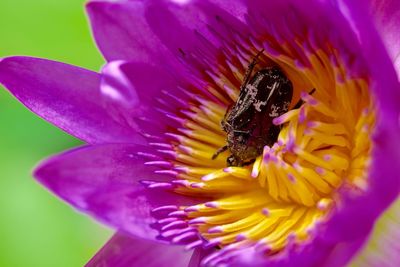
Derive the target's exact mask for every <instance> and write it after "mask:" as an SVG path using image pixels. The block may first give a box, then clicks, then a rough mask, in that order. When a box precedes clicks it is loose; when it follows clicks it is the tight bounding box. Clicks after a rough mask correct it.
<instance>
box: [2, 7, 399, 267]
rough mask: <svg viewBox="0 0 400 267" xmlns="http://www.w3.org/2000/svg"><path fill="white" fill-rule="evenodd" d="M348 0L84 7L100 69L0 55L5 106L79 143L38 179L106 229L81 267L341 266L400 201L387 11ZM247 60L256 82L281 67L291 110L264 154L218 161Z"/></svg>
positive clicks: (393, 32)
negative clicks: (8, 97) (7, 97)
mask: <svg viewBox="0 0 400 267" xmlns="http://www.w3.org/2000/svg"><path fill="white" fill-rule="evenodd" d="M347 2H349V3H347ZM347 2H346V3H345V2H344V1H307V2H305V1H294V0H292V1H290V0H287V1H250V0H249V1H243V2H242V1H117V2H115V1H113V2H107V1H92V2H90V3H88V5H87V10H88V14H89V17H90V21H91V23H92V27H93V33H94V37H95V39H96V41H97V44H98V46H99V48H100V50H101V52H102V53H103V55H104V57H105V59H106V60H107V64H106V65H105V66H104V67H103V68H102V70H101V72H100V73H94V72H91V71H88V70H84V69H81V68H78V67H74V66H70V65H66V64H63V63H58V62H53V61H49V60H44V59H36V58H30V57H10V58H4V59H2V61H0V82H1V83H2V84H3V85H4V86H5V87H6V88H8V90H9V91H10V92H11V93H12V94H13V95H15V97H16V98H18V99H19V100H20V101H21V102H22V103H23V104H24V105H26V106H27V107H28V108H29V109H30V110H32V111H33V112H35V113H36V114H38V115H39V116H41V117H42V118H44V119H46V120H47V121H49V122H51V123H53V124H54V125H56V126H58V127H60V128H61V129H63V130H65V131H66V132H68V133H70V134H72V135H73V136H75V137H77V138H79V139H82V140H83V141H85V142H86V143H87V145H86V146H83V147H80V148H77V149H73V150H71V151H67V152H65V153H62V154H60V155H56V156H53V157H51V158H49V159H47V160H45V161H44V162H42V163H41V164H40V165H39V166H38V168H37V169H36V170H35V173H34V175H35V177H36V178H37V179H38V180H39V181H40V182H41V183H42V184H43V185H45V186H46V187H47V188H49V189H50V190H51V191H53V192H54V193H55V194H56V195H58V196H59V197H61V198H62V199H64V200H65V201H67V202H68V203H70V204H71V205H72V206H74V207H75V208H77V209H78V210H80V211H82V212H84V213H87V214H89V215H91V216H93V217H95V218H96V219H98V220H100V221H102V222H104V223H106V224H108V225H110V226H112V227H114V228H115V229H116V230H117V233H116V234H115V236H114V237H113V238H112V239H111V240H110V241H109V242H108V243H107V244H106V245H105V246H104V248H103V249H102V250H101V251H100V252H99V253H98V254H97V255H95V257H94V258H93V259H92V260H91V261H90V262H89V263H88V265H87V266H200V265H202V266H224V265H228V266H342V265H344V264H346V263H348V262H349V261H350V260H351V259H352V258H353V257H354V255H356V252H357V251H358V250H359V249H360V248H361V247H362V246H363V244H365V243H366V242H368V239H369V237H370V236H369V234H370V232H371V229H372V227H373V225H374V222H375V220H376V219H377V218H379V216H380V215H381V214H382V212H383V211H384V210H385V209H386V208H387V207H388V206H389V204H390V203H392V201H394V200H395V199H396V197H397V195H398V192H399V176H398V173H399V172H400V152H399V148H400V131H399V111H400V106H399V105H398V103H400V90H399V82H398V78H397V77H396V69H395V68H396V65H397V66H398V63H396V56H397V53H398V51H399V47H398V44H399V42H398V40H399V38H398V37H399V36H398V30H397V27H396V26H397V25H398V23H399V20H398V18H399V10H400V9H399V6H398V4H396V1H383V2H382V1H379V2H378V1H371V2H370V3H368V4H369V5H365V3H364V2H363V1H347ZM369 11H372V13H373V16H368V14H369V13H368V12H369ZM391 19H393V20H391ZM396 19H397V20H396ZM389 22H390V23H389ZM257 54H259V56H258V58H257V64H256V66H255V70H254V71H253V73H255V72H257V71H259V70H261V69H264V68H268V67H272V66H275V67H277V68H279V69H280V70H281V71H282V72H283V73H284V75H285V76H286V77H287V78H288V79H289V80H290V81H291V83H292V84H293V90H294V93H293V98H292V101H291V103H290V105H289V111H288V112H286V113H284V114H279V116H274V115H270V117H271V118H273V120H272V121H271V123H273V124H274V125H276V126H279V129H280V132H279V135H278V136H277V140H274V141H276V142H274V144H273V145H271V146H265V147H264V150H263V152H262V153H261V154H260V155H259V156H257V157H256V158H255V159H254V161H251V162H248V163H247V164H244V165H243V166H240V165H238V164H234V165H233V166H229V164H227V161H226V159H227V157H229V155H230V154H231V153H232V149H231V151H229V149H228V150H227V151H225V152H223V153H221V154H219V155H218V156H217V157H213V155H215V153H216V151H218V149H220V148H221V147H224V146H225V145H226V144H227V133H226V132H225V131H223V130H222V129H221V125H220V123H221V120H223V118H224V116H225V113H226V111H227V110H228V109H229V107H230V106H232V105H233V104H234V103H235V102H236V100H237V98H238V94H239V89H240V86H241V84H242V83H243V80H244V76H245V73H246V70H247V69H248V66H249V64H250V62H251V61H252V60H253V59H254V58H255V56H256V55H257ZM398 69H399V68H398ZM264 123H265V122H263V121H261V122H260V127H262V125H264ZM394 231H397V230H396V229H394ZM384 249H385V250H391V249H394V248H391V247H390V246H389V245H385V247H384ZM377 255H378V254H377ZM370 262H373V260H371V261H370ZM384 263H385V264H392V263H393V262H384Z"/></svg>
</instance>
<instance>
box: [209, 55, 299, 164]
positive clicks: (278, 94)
mask: <svg viewBox="0 0 400 267" xmlns="http://www.w3.org/2000/svg"><path fill="white" fill-rule="evenodd" d="M262 52H263V50H261V51H260V52H258V54H257V55H256V56H255V57H254V58H253V60H252V62H251V63H250V65H249V67H248V69H247V71H246V74H245V77H244V81H243V83H242V85H241V86H240V92H239V96H238V99H237V101H236V102H235V103H234V104H233V105H232V106H230V107H229V108H228V109H227V111H226V113H225V116H224V118H223V119H222V121H221V127H222V130H223V131H225V132H226V134H227V137H226V143H227V144H226V145H225V146H224V147H221V148H220V149H218V150H217V152H215V153H214V155H213V156H212V159H215V158H216V157H217V156H218V155H219V154H220V153H222V152H224V151H225V150H228V149H229V151H230V152H231V155H230V156H229V157H228V158H227V165H228V166H243V165H247V164H250V163H252V162H253V161H254V160H255V158H256V157H257V156H259V155H261V154H262V152H263V149H264V146H272V145H273V144H274V143H275V142H276V140H277V138H278V135H279V132H280V129H281V126H279V125H274V124H273V123H272V120H273V119H274V118H276V117H279V116H281V115H282V114H284V113H286V112H287V111H288V110H289V105H290V103H291V101H292V96H293V85H292V82H291V81H290V80H289V79H288V78H287V77H286V76H285V74H284V73H283V72H282V70H281V69H280V68H279V67H276V66H272V67H265V68H262V69H260V70H258V71H257V72H256V73H255V74H254V75H252V72H253V71H254V67H255V66H256V64H257V60H258V58H259V56H260V55H261V54H262ZM296 106H297V105H296Z"/></svg>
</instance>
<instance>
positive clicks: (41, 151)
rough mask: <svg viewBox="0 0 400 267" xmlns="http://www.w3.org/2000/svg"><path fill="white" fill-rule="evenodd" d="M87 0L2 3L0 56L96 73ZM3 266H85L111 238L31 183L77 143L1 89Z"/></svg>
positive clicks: (0, 249) (0, 256)
mask: <svg viewBox="0 0 400 267" xmlns="http://www.w3.org/2000/svg"><path fill="white" fill-rule="evenodd" d="M84 2H85V1H83V0H62V1H54V0H19V1H14V0H0V57H4V56H9V55H31V56H36V57H43V58H48V59H54V60H58V61H63V62H67V63H70V64H74V65H78V66H82V67H85V68H88V69H92V70H99V68H100V67H101V65H102V64H103V59H102V57H101V55H100V54H99V53H98V51H97V49H96V47H95V44H94V42H93V40H92V37H91V33H90V29H89V24H88V20H87V17H86V14H85V11H84ZM0 107H1V108H0V211H1V213H0V266H2V267H3V266H4V267H54V266H57V267H74V266H83V265H84V264H85V263H86V262H87V261H88V260H89V259H90V257H91V256H92V255H93V254H94V253H95V252H96V251H97V250H98V249H99V248H100V247H101V246H102V244H103V243H104V242H105V241H106V240H107V239H108V238H109V236H110V235H111V234H112V233H111V230H109V229H107V228H105V227H104V226H101V225H99V224H97V223H96V222H94V221H93V220H91V219H90V218H88V217H86V216H83V215H82V214H79V213H78V212H76V211H75V210H73V209H72V208H71V207H69V206H68V205H66V204H65V203H63V202H61V201H60V200H59V199H58V198H56V197H55V196H53V195H52V194H51V193H49V192H48V191H47V190H46V189H45V188H43V187H42V186H41V185H39V184H38V183H37V182H36V181H35V180H34V179H33V178H32V176H31V171H32V169H33V167H34V166H35V165H36V164H37V163H38V162H39V161H40V160H41V159H43V158H45V157H47V156H49V155H51V154H55V153H59V152H61V151H63V150H65V149H68V148H71V147H75V146H78V145H80V144H81V143H80V141H78V140H76V139H75V138H73V137H72V136H69V135H68V134H66V133H64V132H62V131H61V130H59V129H57V128H56V127H54V126H52V125H50V124H48V123H47V122H45V121H43V120H42V119H40V118H38V117H36V116H35V115H34V114H32V113H31V112H30V111H28V110H27V109H26V108H24V107H23V106H22V105H21V104H20V103H18V102H17V101H16V100H15V99H14V98H13V97H11V96H10V95H9V94H8V93H7V91H5V90H4V88H1V87H0Z"/></svg>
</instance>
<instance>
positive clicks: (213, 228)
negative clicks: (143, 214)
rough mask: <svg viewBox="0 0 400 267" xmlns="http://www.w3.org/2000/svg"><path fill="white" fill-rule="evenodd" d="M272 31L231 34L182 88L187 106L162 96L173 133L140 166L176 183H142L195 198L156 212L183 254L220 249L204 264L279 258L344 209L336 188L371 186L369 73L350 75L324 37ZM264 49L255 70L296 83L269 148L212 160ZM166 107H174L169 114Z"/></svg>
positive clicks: (340, 53)
mask: <svg viewBox="0 0 400 267" xmlns="http://www.w3.org/2000/svg"><path fill="white" fill-rule="evenodd" d="M274 34H276V33H270V34H268V35H267V36H262V35H258V36H257V38H256V37H254V38H253V37H252V38H244V37H243V36H240V34H238V35H236V37H235V38H236V39H237V40H235V39H233V40H230V41H226V43H225V47H224V49H223V51H222V53H221V54H220V57H219V61H218V64H219V65H218V67H217V68H215V69H212V68H210V69H208V70H204V71H203V72H202V76H203V83H193V84H192V86H190V87H187V88H182V92H183V94H184V95H185V97H186V100H182V99H181V98H179V97H177V96H174V95H171V94H170V93H168V92H167V91H165V92H164V96H163V99H162V100H161V102H162V103H169V104H165V105H164V106H165V110H164V111H163V113H164V114H166V116H167V117H168V118H169V122H168V123H169V124H168V125H169V127H168V129H169V130H168V132H166V133H165V136H162V137H161V138H158V139H154V140H151V145H152V146H153V147H154V149H155V151H157V152H156V153H155V154H157V156H155V155H149V161H148V162H147V163H146V164H148V165H155V166H158V167H159V170H158V171H157V172H158V173H163V174H167V175H170V176H172V177H173V179H171V181H168V182H165V181H163V182H156V181H144V182H143V183H144V184H145V185H146V186H148V187H149V188H160V187H161V188H168V189H170V190H173V191H174V192H175V193H177V194H182V195H186V196H190V197H194V198H196V199H199V200H200V201H199V203H198V204H196V205H192V206H178V205H175V204H173V203H171V205H168V206H162V207H159V208H156V209H155V210H153V213H154V216H155V217H156V218H158V228H159V230H160V236H161V237H162V238H163V239H166V240H168V241H170V242H172V243H174V244H185V245H186V247H187V249H191V248H195V247H200V246H202V247H205V248H211V247H215V248H219V250H217V251H216V252H215V253H214V254H212V256H209V257H208V258H207V259H206V263H210V264H211V263H213V262H214V263H215V262H218V260H221V258H222V257H223V256H224V253H227V252H229V251H231V250H234V249H236V248H245V247H255V248H256V249H258V250H260V251H262V252H263V253H265V254H266V255H275V254H279V253H281V252H282V251H284V250H285V249H286V248H290V247H293V246H300V245H302V244H305V243H307V242H310V241H312V239H313V236H314V235H316V232H317V230H318V226H319V225H321V224H323V223H324V221H326V220H328V219H329V215H330V214H331V212H332V211H333V210H334V209H335V208H336V207H337V206H338V205H340V193H339V189H340V188H342V187H346V188H351V189H353V190H354V191H358V192H359V191H361V192H362V191H363V190H365V189H366V188H367V186H368V166H369V161H370V157H371V149H372V142H371V138H370V137H371V135H372V133H373V128H374V122H375V109H374V105H373V101H372V97H371V95H370V91H369V83H370V82H369V80H368V75H366V74H363V73H362V72H361V73H358V72H355V71H353V70H354V69H355V68H356V67H354V64H356V63H354V60H353V59H352V57H351V56H352V55H351V52H349V51H346V50H345V49H339V48H338V47H337V46H335V45H334V44H333V43H331V42H330V41H329V39H325V40H322V41H321V40H319V41H316V40H314V39H313V38H312V36H308V38H306V37H304V36H303V37H299V36H297V38H294V39H291V40H288V39H284V38H282V37H281V36H274ZM310 35H312V34H311V33H310ZM262 50H263V53H261V54H260V56H259V58H258V63H257V65H256V67H255V71H254V72H253V73H255V72H256V71H258V70H260V69H262V68H266V67H272V66H278V67H279V68H280V69H281V70H282V71H283V72H284V74H285V75H286V76H287V77H288V79H289V80H290V81H291V82H292V84H293V90H294V91H293V99H292V102H291V105H290V108H289V111H288V112H286V113H285V114H283V115H281V116H279V117H277V118H275V119H274V120H273V123H274V124H275V125H280V126H281V131H280V133H279V136H278V139H277V141H276V142H275V144H274V145H272V146H271V147H269V146H265V147H264V151H263V153H262V154H261V155H259V156H258V157H257V158H256V159H255V161H254V162H253V163H251V164H249V165H245V166H227V163H226V159H227V157H228V156H229V155H230V152H229V150H228V151H225V152H223V153H221V154H220V155H219V156H218V157H216V158H215V159H212V157H213V154H214V153H215V152H216V151H217V150H218V149H219V148H221V147H223V146H225V145H226V143H227V135H226V133H225V132H224V131H223V130H222V129H221V120H222V119H223V118H224V116H225V113H226V111H227V109H228V108H229V107H230V106H231V105H233V104H234V103H235V102H236V100H237V98H238V95H239V90H240V89H239V88H240V86H241V84H242V83H243V79H244V75H245V73H246V70H247V68H248V65H249V63H250V62H251V61H252V60H253V58H254V56H255V55H256V54H257V53H259V52H260V51H262ZM349 54H350V55H349ZM204 84H206V85H204ZM313 89H315V90H314V91H313V93H312V94H310V91H312V90H313ZM299 101H301V103H302V104H301V106H300V107H296V108H295V106H296V103H298V102H299ZM170 103H174V105H175V106H176V107H178V108H174V109H168V108H167V107H168V106H171V104H170ZM160 139H161V141H160Z"/></svg>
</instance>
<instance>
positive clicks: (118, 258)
mask: <svg viewBox="0 0 400 267" xmlns="http://www.w3.org/2000/svg"><path fill="white" fill-rule="evenodd" d="M190 254H191V253H189V252H185V251H184V250H183V247H178V246H172V245H164V244H160V243H156V242H152V241H148V240H143V239H137V238H132V237H130V236H128V235H126V234H123V233H116V234H115V235H114V236H113V237H112V238H111V239H110V240H109V241H108V242H107V243H106V244H105V245H104V247H103V248H101V250H100V251H99V252H97V254H96V255H95V256H94V257H93V258H92V259H91V260H90V261H89V262H88V263H87V264H86V265H85V266H86V267H100V266H101V267H133V266H146V267H185V266H188V262H189V259H190Z"/></svg>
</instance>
